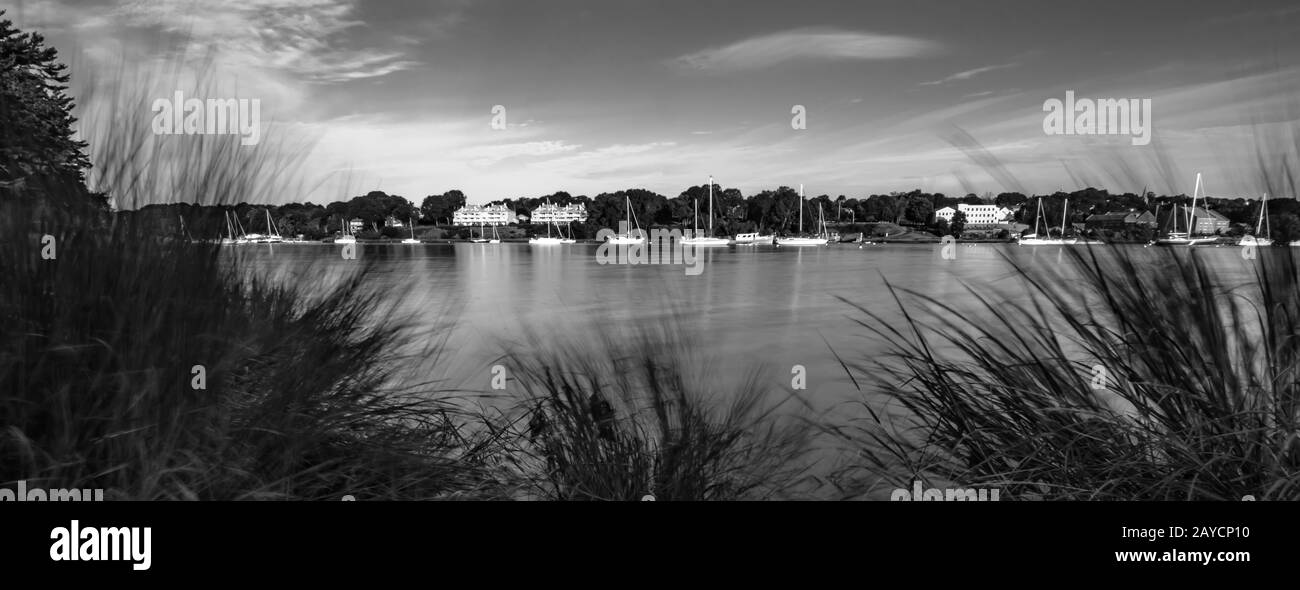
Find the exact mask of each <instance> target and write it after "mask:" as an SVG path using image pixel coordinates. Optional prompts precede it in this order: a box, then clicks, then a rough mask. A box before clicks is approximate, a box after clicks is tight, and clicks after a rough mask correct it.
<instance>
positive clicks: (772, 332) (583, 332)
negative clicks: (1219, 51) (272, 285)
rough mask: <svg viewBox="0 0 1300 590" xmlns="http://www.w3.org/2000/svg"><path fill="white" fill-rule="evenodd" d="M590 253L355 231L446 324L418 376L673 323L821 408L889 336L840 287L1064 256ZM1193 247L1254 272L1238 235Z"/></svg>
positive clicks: (405, 290)
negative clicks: (672, 260)
mask: <svg viewBox="0 0 1300 590" xmlns="http://www.w3.org/2000/svg"><path fill="white" fill-rule="evenodd" d="M1076 247H1078V246H1076ZM1135 248H1140V247H1135ZM340 250H341V247H340V246H335V245H328V244H288V245H277V246H274V247H268V246H254V247H248V248H247V249H246V250H242V251H241V252H243V253H245V254H246V255H248V256H250V257H251V260H252V261H253V262H254V266H255V267H259V268H262V269H264V270H268V271H270V272H272V273H273V274H275V275H277V276H280V277H292V279H291V280H295V281H297V282H299V283H301V284H308V285H310V284H313V283H320V284H325V283H328V282H330V281H332V280H336V278H337V276H338V273H340V272H346V271H348V270H350V269H353V268H356V267H359V266H360V265H358V264H357V262H356V261H352V260H344V259H342V257H341V256H340ZM1152 250H1154V249H1152ZM596 252H597V246H596V245H585V244H575V245H558V246H531V245H528V244H455V245H450V244H422V245H414V246H410V245H398V244H392V245H363V246H359V247H358V248H357V257H358V259H359V260H367V261H371V262H374V263H375V264H374V266H373V267H372V270H371V276H370V278H369V279H368V280H370V281H372V284H374V285H376V286H378V287H379V288H381V290H383V291H384V292H386V293H390V294H391V295H387V297H389V298H390V299H391V300H392V301H391V303H393V304H394V305H396V306H398V308H399V310H400V311H401V312H403V313H404V314H409V317H410V321H412V322H414V323H415V324H417V325H416V326H413V327H417V328H431V329H432V328H437V329H438V332H437V333H438V334H440V336H441V337H443V338H445V339H446V344H447V346H446V350H445V351H444V353H443V354H442V355H441V356H440V357H439V358H437V359H432V358H423V359H413V360H412V361H411V362H410V363H409V366H410V367H412V368H411V371H410V372H411V375H410V378H411V379H420V378H424V379H436V380H438V381H440V382H442V383H443V384H444V385H447V386H452V387H460V388H465V389H468V390H472V391H485V390H488V388H489V387H488V386H489V382H490V379H491V372H490V371H491V367H492V366H493V365H494V364H495V363H496V362H497V361H498V359H499V358H500V356H501V355H502V353H503V350H504V349H505V347H506V346H508V345H510V344H511V343H519V342H522V341H523V334H524V332H525V331H526V330H532V331H534V332H535V333H536V334H538V335H539V343H540V345H541V346H546V345H547V344H548V342H552V341H553V342H559V341H561V340H562V339H568V340H571V341H572V340H579V341H581V340H590V339H591V336H592V335H593V334H594V331H596V330H599V331H601V332H604V333H606V334H610V335H612V336H614V337H616V338H622V337H629V338H630V337H632V336H633V335H635V334H636V333H637V330H638V327H639V326H646V325H652V324H656V323H658V324H663V323H666V322H671V323H672V324H673V326H674V327H675V329H677V330H680V331H682V332H685V335H686V336H688V337H689V338H690V339H691V340H692V341H693V342H695V343H696V347H695V349H694V350H693V351H691V352H692V354H694V353H698V354H700V355H704V356H707V357H708V358H709V359H710V360H709V363H710V364H709V367H710V371H711V373H713V374H714V375H715V376H717V377H719V378H720V379H722V380H723V381H728V380H731V379H734V382H736V383H739V382H740V381H741V380H743V379H744V378H746V377H748V376H749V375H751V374H752V372H753V371H754V369H755V367H756V366H759V365H761V366H763V367H766V368H767V369H768V370H769V371H771V375H772V379H773V382H774V385H776V386H777V387H779V388H782V389H784V390H786V391H789V390H790V374H791V367H793V366H794V365H803V366H804V367H805V368H806V371H807V390H806V391H804V392H801V393H802V394H803V395H804V396H805V397H806V398H807V399H809V400H810V401H812V402H813V403H814V405H815V406H820V407H821V408H823V409H824V408H827V407H830V405H832V404H836V403H838V402H842V401H845V400H848V399H853V398H856V397H857V396H858V394H857V393H856V391H855V389H854V387H853V385H852V383H851V382H850V381H849V379H848V378H847V376H846V375H845V373H844V370H843V369H842V368H841V367H840V365H839V363H838V362H837V361H836V360H835V357H834V355H833V354H832V353H831V351H830V349H831V348H833V349H834V350H835V351H836V352H837V353H838V354H839V355H840V356H841V357H843V358H844V359H845V360H847V361H862V360H864V359H867V358H870V357H873V356H875V355H878V354H880V353H881V352H882V351H884V350H885V346H886V345H885V343H884V342H881V341H880V340H878V339H874V338H872V337H871V335H870V334H869V333H868V332H867V330H865V329H863V328H862V327H860V326H857V325H856V324H854V322H853V320H854V319H855V318H861V317H862V314H861V313H860V312H858V311H857V310H854V309H853V308H852V307H850V306H849V305H847V304H846V303H844V302H843V301H840V300H839V299H837V297H843V298H845V299H847V300H849V301H852V302H855V303H857V304H859V305H862V306H864V307H866V308H867V309H870V310H872V311H873V312H876V313H879V314H882V315H884V316H887V317H889V318H899V317H900V316H899V313H898V307H897V305H896V303H895V302H894V301H893V299H892V298H891V296H890V293H889V291H888V289H887V287H886V281H888V282H889V283H890V284H893V285H895V286H898V287H904V288H908V289H914V290H918V291H922V292H925V293H927V294H930V295H932V296H934V297H936V298H938V299H940V300H943V301H944V302H946V303H949V304H951V305H953V306H955V307H957V308H958V309H969V308H971V307H972V306H971V304H970V301H969V300H970V298H969V295H968V294H967V293H966V291H965V288H964V287H963V285H962V283H963V282H966V283H970V284H974V285H980V286H983V287H987V288H990V289H994V290H996V291H998V292H999V293H1001V294H1002V296H1003V297H1005V298H1007V299H1008V300H1022V299H1023V298H1024V295H1023V291H1022V290H1021V289H1020V286H1019V283H1018V281H1017V280H1016V279H1014V277H1012V276H1011V273H1010V267H1009V265H1008V263H1007V261H1006V260H1005V259H1004V255H1005V256H1010V257H1012V258H1013V259H1015V260H1017V261H1020V262H1022V263H1027V264H1031V265H1049V266H1051V267H1053V268H1060V267H1061V263H1062V262H1063V260H1064V256H1063V255H1064V252H1063V247H1060V246H1038V247H1028V246H1025V247H1022V246H1017V245H1005V244H978V245H974V246H968V245H958V246H957V247H956V258H955V259H953V260H946V259H944V258H943V257H942V256H941V249H940V246H939V245H937V244H926V245H921V244H916V245H878V246H873V245H865V246H863V247H861V248H859V247H858V245H856V244H843V245H833V246H829V247H788V246H786V247H774V246H750V247H721V248H700V249H699V255H700V256H701V257H702V264H703V266H702V268H701V272H699V274H697V275H694V276H692V275H689V274H687V272H686V268H687V267H685V266H682V265H627V264H600V263H599V262H598V260H597V257H596ZM1199 252H1201V253H1204V255H1205V256H1207V257H1208V258H1210V259H1212V260H1214V261H1216V262H1215V264H1216V266H1220V267H1222V268H1224V269H1225V271H1226V272H1228V273H1230V274H1233V273H1236V272H1240V273H1241V277H1242V278H1244V277H1247V276H1249V273H1250V268H1251V267H1250V266H1248V265H1246V264H1242V260H1241V257H1240V254H1239V249H1237V248H1206V249H1202V250H1199ZM1151 255H1155V252H1151ZM599 352H600V351H599V350H593V351H592V353H593V354H598V353H599Z"/></svg>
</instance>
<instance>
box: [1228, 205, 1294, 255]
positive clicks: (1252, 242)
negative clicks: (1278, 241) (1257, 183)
mask: <svg viewBox="0 0 1300 590" xmlns="http://www.w3.org/2000/svg"><path fill="white" fill-rule="evenodd" d="M1266 211H1268V193H1264V198H1263V199H1262V200H1261V201H1260V202H1259V221H1256V222H1255V235H1247V236H1242V237H1241V241H1240V242H1238V245H1241V246H1272V245H1273V236H1272V230H1271V229H1270V228H1269V227H1268V216H1267V215H1265V214H1264V213H1265V212H1266ZM1260 232H1263V234H1264V237H1262V238H1261V237H1259V234H1260ZM1291 245H1293V246H1300V243H1295V242H1293V243H1292V244H1291Z"/></svg>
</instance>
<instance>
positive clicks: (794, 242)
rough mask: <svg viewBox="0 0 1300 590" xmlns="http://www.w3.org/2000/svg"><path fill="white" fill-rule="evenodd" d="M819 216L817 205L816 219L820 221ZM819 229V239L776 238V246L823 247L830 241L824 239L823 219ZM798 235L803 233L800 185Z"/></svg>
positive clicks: (824, 225)
mask: <svg viewBox="0 0 1300 590" xmlns="http://www.w3.org/2000/svg"><path fill="white" fill-rule="evenodd" d="M821 215H822V210H821V206H820V205H818V207H817V217H818V218H819V219H820V218H821ZM821 229H822V231H821V234H820V235H819V237H815V238H810V237H804V236H796V237H793V238H777V239H776V245H778V246H825V245H826V244H828V243H830V240H829V239H827V238H826V220H825V219H822V220H821ZM799 233H803V185H802V184H801V185H799Z"/></svg>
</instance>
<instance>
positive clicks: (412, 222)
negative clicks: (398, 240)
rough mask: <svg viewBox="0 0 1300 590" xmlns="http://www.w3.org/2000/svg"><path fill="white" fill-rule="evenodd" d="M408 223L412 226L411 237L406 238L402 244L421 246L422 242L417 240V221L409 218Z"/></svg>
mask: <svg viewBox="0 0 1300 590" xmlns="http://www.w3.org/2000/svg"><path fill="white" fill-rule="evenodd" d="M406 221H407V222H408V223H410V224H411V237H409V238H406V239H405V240H402V243H403V244H419V243H420V240H417V239H415V219H413V218H410V217H408V218H406Z"/></svg>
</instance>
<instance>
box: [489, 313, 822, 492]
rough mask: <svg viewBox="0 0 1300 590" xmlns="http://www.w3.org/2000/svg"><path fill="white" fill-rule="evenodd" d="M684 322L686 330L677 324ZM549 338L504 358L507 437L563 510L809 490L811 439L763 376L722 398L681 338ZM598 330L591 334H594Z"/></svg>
mask: <svg viewBox="0 0 1300 590" xmlns="http://www.w3.org/2000/svg"><path fill="white" fill-rule="evenodd" d="M677 321H680V320H677ZM671 325H672V323H671V322H670V324H669V327H667V328H658V329H652V328H645V327H642V328H638V329H636V331H635V332H634V333H633V334H631V335H625V336H627V339H623V338H620V337H619V336H618V335H613V334H609V333H607V332H605V331H600V330H595V329H593V330H591V333H594V334H600V336H599V337H596V338H593V339H590V340H585V341H578V340H566V339H565V338H563V337H556V336H555V335H548V338H546V339H541V338H537V337H533V338H532V339H531V341H530V342H529V346H527V347H526V348H524V349H520V350H514V351H511V352H510V353H509V354H507V355H506V357H505V358H504V359H503V363H504V366H506V367H508V368H509V369H510V370H511V371H512V375H513V376H514V377H515V378H516V380H517V383H515V384H512V385H511V387H513V388H516V391H518V392H520V393H518V394H517V397H518V398H519V399H520V406H519V408H518V411H516V412H512V413H510V414H509V415H508V417H507V419H506V422H507V426H505V427H503V429H504V430H506V431H509V432H511V433H513V435H514V436H513V437H512V438H511V440H512V441H513V443H512V444H511V445H510V446H511V448H509V449H508V450H507V452H508V453H509V456H510V457H511V458H512V461H513V466H514V470H515V472H516V473H517V474H518V475H517V477H518V478H519V481H520V482H521V483H522V486H523V489H524V490H526V491H528V492H529V494H530V495H532V496H534V497H540V498H547V499H559V500H639V499H642V498H643V497H644V496H647V495H650V496H653V497H654V498H655V499H656V500H737V499H770V498H780V497H789V496H790V495H791V494H795V493H797V488H798V487H799V486H800V485H801V484H802V483H804V482H805V476H806V474H807V472H808V467H809V466H808V463H807V454H808V450H809V443H810V441H811V439H810V436H809V435H810V430H809V429H808V428H807V427H806V426H805V423H804V422H802V421H801V420H799V419H797V417H796V414H797V413H792V412H793V410H792V409H791V408H788V407H786V404H783V403H781V402H780V401H774V400H773V391H772V390H771V389H770V387H768V386H766V385H764V383H765V380H764V379H762V378H761V372H755V373H751V374H750V376H749V377H748V378H747V379H744V380H742V381H741V382H740V383H739V384H738V385H736V386H733V387H729V388H726V389H725V390H724V389H723V388H722V387H720V386H718V385H717V384H716V380H715V379H711V378H710V375H709V374H708V372H707V371H708V362H707V360H706V359H704V358H702V352H701V351H703V350H704V349H703V348H702V347H698V346H695V345H694V344H695V343H692V342H691V341H690V340H689V338H687V337H686V336H685V334H684V332H683V331H682V330H677V329H673V328H672V327H671ZM593 328H594V326H593Z"/></svg>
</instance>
